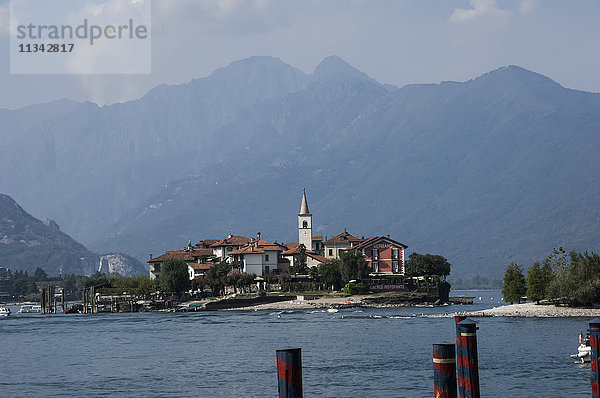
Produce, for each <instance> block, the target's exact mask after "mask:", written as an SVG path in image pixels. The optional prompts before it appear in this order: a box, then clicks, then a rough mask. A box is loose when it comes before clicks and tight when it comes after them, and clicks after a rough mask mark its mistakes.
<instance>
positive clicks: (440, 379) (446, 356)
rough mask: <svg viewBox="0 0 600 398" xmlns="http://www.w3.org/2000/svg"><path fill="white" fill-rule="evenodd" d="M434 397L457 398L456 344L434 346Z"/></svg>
mask: <svg viewBox="0 0 600 398" xmlns="http://www.w3.org/2000/svg"><path fill="white" fill-rule="evenodd" d="M433 369H434V370H433V396H434V397H435V398H456V352H455V349H454V344H434V345H433Z"/></svg>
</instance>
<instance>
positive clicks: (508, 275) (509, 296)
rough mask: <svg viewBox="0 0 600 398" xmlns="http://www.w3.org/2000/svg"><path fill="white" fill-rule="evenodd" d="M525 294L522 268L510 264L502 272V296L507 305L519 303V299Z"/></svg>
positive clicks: (525, 288) (525, 287)
mask: <svg viewBox="0 0 600 398" xmlns="http://www.w3.org/2000/svg"><path fill="white" fill-rule="evenodd" d="M526 293H527V286H526V282H525V276H524V275H523V267H522V266H520V265H518V264H515V263H511V264H510V265H509V266H508V267H507V268H506V272H504V286H503V287H502V295H503V296H504V301H506V302H507V303H511V304H512V303H514V302H519V303H520V302H521V297H523V295H525V294H526Z"/></svg>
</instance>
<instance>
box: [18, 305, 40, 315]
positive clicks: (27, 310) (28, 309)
mask: <svg viewBox="0 0 600 398" xmlns="http://www.w3.org/2000/svg"><path fill="white" fill-rule="evenodd" d="M41 312H42V306H41V305H39V304H24V305H22V306H21V308H19V313H20V314H40V313H41Z"/></svg>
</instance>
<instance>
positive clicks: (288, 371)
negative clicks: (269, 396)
mask: <svg viewBox="0 0 600 398" xmlns="http://www.w3.org/2000/svg"><path fill="white" fill-rule="evenodd" d="M276 355H277V390H278V391H279V398H302V354H301V349H300V348H290V349H287V350H276Z"/></svg>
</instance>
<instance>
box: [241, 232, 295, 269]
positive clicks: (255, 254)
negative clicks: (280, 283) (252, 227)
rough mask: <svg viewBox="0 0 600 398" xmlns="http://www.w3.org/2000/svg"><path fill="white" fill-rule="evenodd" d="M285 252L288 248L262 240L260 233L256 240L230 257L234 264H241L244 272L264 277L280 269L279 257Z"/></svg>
mask: <svg viewBox="0 0 600 398" xmlns="http://www.w3.org/2000/svg"><path fill="white" fill-rule="evenodd" d="M285 250H287V247H285V246H283V245H280V244H278V243H270V242H266V241H264V240H261V239H260V232H259V233H258V234H257V237H256V240H252V241H251V242H250V243H248V244H247V245H246V246H243V247H241V248H240V249H239V250H236V251H233V252H231V253H229V255H230V256H231V257H232V259H233V261H234V262H239V263H240V264H241V268H242V271H243V272H245V273H247V274H255V275H257V276H262V275H265V274H270V273H272V272H273V271H274V270H276V269H278V263H279V255H280V254H281V253H282V252H283V251H285Z"/></svg>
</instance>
